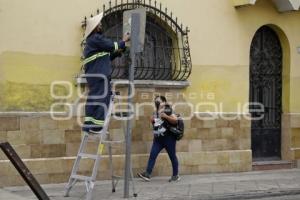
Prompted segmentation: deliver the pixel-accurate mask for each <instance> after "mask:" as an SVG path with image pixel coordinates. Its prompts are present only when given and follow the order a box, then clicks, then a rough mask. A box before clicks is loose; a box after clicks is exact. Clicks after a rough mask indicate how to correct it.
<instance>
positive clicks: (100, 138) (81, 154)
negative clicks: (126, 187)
mask: <svg viewBox="0 0 300 200" xmlns="http://www.w3.org/2000/svg"><path fill="white" fill-rule="evenodd" d="M117 95H119V93H118V92H116V93H113V94H112V95H111V98H110V104H109V107H108V110H107V116H106V118H105V121H104V125H103V128H102V130H101V132H100V133H98V134H91V133H87V132H83V138H82V141H81V144H80V147H79V151H78V154H77V158H76V160H75V162H74V165H73V169H72V172H71V176H70V178H69V182H68V184H67V185H66V189H65V195H64V196H65V197H69V194H70V191H71V189H72V188H73V186H74V185H75V184H76V183H77V182H79V181H81V182H82V181H83V182H85V186H86V200H92V194H93V189H94V187H95V182H96V178H97V173H98V169H99V167H100V161H101V159H102V153H103V149H104V147H105V144H107V145H108V154H109V162H110V171H111V179H112V192H113V193H114V192H116V187H117V184H118V182H119V180H120V179H122V178H123V177H121V176H115V175H114V171H113V156H112V145H113V144H121V143H124V140H121V141H112V140H110V137H109V132H108V128H109V123H110V119H111V116H112V114H113V107H114V104H115V100H118V99H117V98H115V97H116V96H117ZM115 114H116V115H117V113H115ZM118 114H119V116H120V118H122V117H123V115H125V114H123V113H118ZM123 130H124V136H125V137H124V138H126V131H125V127H124V126H123ZM88 141H95V142H97V144H98V150H97V153H96V154H87V153H85V149H86V146H87V143H88ZM81 159H92V160H94V161H95V162H94V166H93V169H92V175H91V176H90V177H89V176H83V175H79V174H78V170H79V166H80V161H81ZM130 169H131V181H132V189H133V196H134V197H137V193H136V192H135V186H134V179H133V172H132V165H131V166H130Z"/></svg>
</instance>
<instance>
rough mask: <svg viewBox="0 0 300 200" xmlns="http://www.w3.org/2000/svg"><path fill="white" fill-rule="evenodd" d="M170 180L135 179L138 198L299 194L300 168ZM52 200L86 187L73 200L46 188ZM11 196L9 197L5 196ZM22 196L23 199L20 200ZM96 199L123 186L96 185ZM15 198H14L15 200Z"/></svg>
mask: <svg viewBox="0 0 300 200" xmlns="http://www.w3.org/2000/svg"><path fill="white" fill-rule="evenodd" d="M168 178H169V177H154V178H153V179H152V180H151V182H149V183H148V182H143V181H141V180H139V179H136V180H135V183H136V190H137V192H138V197H137V199H141V200H148V199H149V200H150V199H182V200H183V199H184V200H185V199H200V200H202V199H203V200H204V199H218V200H221V199H222V200H223V199H228V200H232V199H238V200H240V199H251V198H260V197H270V196H283V195H290V194H294V195H297V194H300V169H292V170H276V171H260V172H245V173H233V174H205V175H192V176H190V175H189V176H182V177H181V181H180V182H177V183H168V181H167V180H168ZM43 187H44V188H45V190H46V192H47V194H48V195H49V196H50V198H51V199H53V200H63V199H64V200H79V199H84V185H83V184H80V185H78V186H76V187H75V188H74V189H73V190H72V191H71V197H68V198H64V197H63V194H64V192H63V191H64V184H55V185H44V186H43ZM4 190H5V191H6V192H10V194H6V193H4V192H3V191H1V190H0V197H1V198H0V199H10V200H22V199H36V198H35V197H34V195H33V194H32V192H31V191H30V190H29V189H28V187H13V188H4ZM5 195H10V196H7V197H6V196H5ZM16 196H19V197H20V198H17V197H16ZM94 196H95V198H94V199H111V200H117V199H123V198H122V197H123V183H122V182H120V183H119V185H118V188H117V192H116V193H114V194H112V193H111V182H110V181H99V182H97V184H96V186H95V190H94ZM14 197H15V198H14Z"/></svg>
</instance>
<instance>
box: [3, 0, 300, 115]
mask: <svg viewBox="0 0 300 200" xmlns="http://www.w3.org/2000/svg"><path fill="white" fill-rule="evenodd" d="M113 2H114V1H113ZM161 2H162V3H163V6H166V5H167V7H168V10H172V11H173V13H174V15H175V16H177V17H178V19H179V21H180V22H181V21H182V22H183V24H185V25H188V26H189V27H190V29H191V32H190V35H189V36H190V46H191V54H192V61H193V73H192V75H191V78H190V81H191V84H192V85H191V87H189V88H188V89H187V90H186V93H187V92H195V93H200V92H204V93H209V92H213V93H215V100H212V102H216V103H223V104H224V106H223V107H224V110H222V111H224V112H236V111H237V104H238V103H244V102H248V98H249V97H248V96H249V54H250V44H251V40H252V38H253V36H254V34H255V32H256V30H257V29H259V27H260V26H262V25H265V24H274V25H276V26H277V27H278V29H281V30H282V32H283V33H284V34H285V35H286V38H287V39H288V41H289V45H290V66H284V67H289V69H290V75H291V76H290V84H291V86H290V98H287V97H285V98H284V104H285V106H286V107H287V108H285V109H284V110H285V111H286V112H300V103H299V102H300V94H299V93H297V89H298V88H297V86H299V85H300V67H299V65H300V55H299V54H298V53H297V50H296V48H297V46H300V37H299V35H300V24H299V21H300V12H290V13H278V12H277V10H276V8H275V7H274V5H273V3H272V2H271V1H270V0H259V1H258V2H257V3H256V5H254V6H249V7H243V8H239V9H236V8H234V6H233V5H232V1H230V0H189V1H188V3H187V2H186V1H183V0H161ZM103 3H105V4H107V3H108V1H98V0H89V1H88V3H87V1H86V0H64V1H61V0H52V1H40V0H26V1H18V0H0V24H1V29H0V83H1V84H2V85H3V86H2V87H1V89H0V94H1V93H3V92H5V93H6V94H9V96H11V95H12V96H13V95H15V94H13V93H14V91H13V90H12V89H10V90H9V89H8V90H5V88H6V89H7V88H8V87H7V84H9V85H10V86H11V85H14V84H16V85H18V84H24V85H26V88H25V89H20V91H24V90H29V89H30V88H32V87H34V85H35V86H36V85H39V86H40V87H39V89H37V90H38V91H45V90H47V88H48V89H49V85H50V83H51V82H52V81H54V80H72V78H73V76H74V75H75V74H76V73H78V72H79V70H80V60H79V57H80V51H81V50H80V40H81V35H82V31H81V28H80V22H81V20H82V19H83V17H84V16H85V15H90V14H91V13H95V11H96V9H97V8H102V4H103ZM285 83H288V81H285ZM9 88H11V87H9ZM287 88H288V87H287V86H285V88H284V90H287ZM48 91H49V90H48ZM45 93H47V92H45ZM284 94H286V95H285V96H288V94H289V93H288V92H286V91H284ZM30 95H31V96H32V95H33V94H26V93H25V92H24V93H23V94H21V96H19V95H18V97H15V98H11V99H5V98H4V97H3V95H2V94H1V97H0V102H2V104H1V103H0V106H1V107H0V108H5V105H6V104H7V103H8V102H11V103H12V104H18V102H19V101H20V100H19V99H24V98H25V99H26V98H27V100H26V101H23V103H21V104H18V105H19V108H21V107H22V105H28V102H30V99H32V98H31V97H30ZM32 97H34V98H36V97H35V96H32ZM44 97H45V98H44ZM205 100H206V99H203V98H202V97H198V98H197V99H193V100H191V102H193V103H197V102H203V101H205ZM51 101H52V100H51V98H50V97H49V94H45V95H43V98H41V100H40V101H39V100H37V102H35V103H41V104H43V105H45V106H44V107H43V108H36V107H34V106H31V107H30V106H29V107H28V110H35V109H36V110H44V109H47V102H48V104H50V103H51ZM3 102H4V103H3ZM3 106H4V107H3ZM10 108H11V107H10ZM5 109H8V108H5ZM11 109H12V108H11ZM16 109H17V108H16ZM205 110H206V109H204V108H203V110H199V111H205Z"/></svg>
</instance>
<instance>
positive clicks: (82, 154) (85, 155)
mask: <svg viewBox="0 0 300 200" xmlns="http://www.w3.org/2000/svg"><path fill="white" fill-rule="evenodd" d="M78 156H80V157H81V158H83V157H84V158H90V159H94V160H96V159H97V158H98V155H94V154H87V153H80V154H78Z"/></svg>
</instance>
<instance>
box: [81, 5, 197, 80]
mask: <svg viewBox="0 0 300 200" xmlns="http://www.w3.org/2000/svg"><path fill="white" fill-rule="evenodd" d="M136 8H145V9H146V11H147V22H146V35H145V46H144V52H143V53H140V54H138V55H137V58H136V61H135V62H136V64H137V65H136V66H137V67H136V68H135V79H136V80H168V81H185V80H187V79H188V78H189V76H190V74H191V71H192V60H191V54H190V47H189V38H188V33H189V29H188V27H186V28H183V25H182V24H180V25H179V24H178V19H177V17H176V18H174V16H173V13H172V12H170V14H168V9H167V8H165V9H164V10H163V8H162V4H161V3H160V4H158V3H157V1H152V0H147V1H146V0H126V1H125V0H115V3H114V5H112V2H111V1H109V6H108V8H106V6H105V5H103V14H104V17H103V20H102V27H103V30H104V34H105V35H106V36H107V37H109V38H111V39H112V40H115V41H118V40H121V39H122V36H123V33H122V32H123V30H122V29H123V12H124V11H126V10H131V9H136ZM99 13H100V10H99V9H98V10H97V14H99ZM92 16H93V15H91V17H92ZM86 20H87V18H86V17H85V18H84V20H83V21H82V28H83V29H85V27H86ZM84 45H85V44H84V42H82V44H81V46H82V48H84ZM129 64H130V59H129V58H128V56H126V54H125V55H123V56H122V57H120V58H117V59H115V60H114V61H113V64H112V65H113V72H112V78H113V79H127V77H128V66H129Z"/></svg>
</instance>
